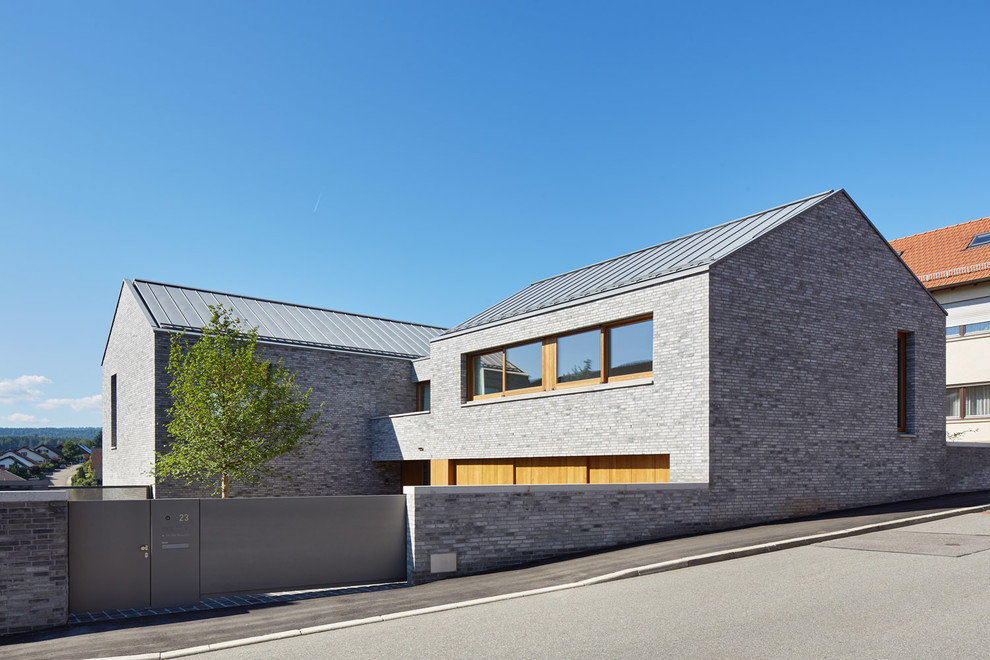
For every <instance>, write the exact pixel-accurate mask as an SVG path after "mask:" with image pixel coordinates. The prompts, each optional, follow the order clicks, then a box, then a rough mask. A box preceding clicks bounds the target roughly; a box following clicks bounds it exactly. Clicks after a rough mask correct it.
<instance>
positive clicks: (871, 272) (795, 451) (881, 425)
mask: <svg viewBox="0 0 990 660" xmlns="http://www.w3.org/2000/svg"><path fill="white" fill-rule="evenodd" d="M710 281H711V296H710V299H711V373H710V379H711V402H712V404H711V438H710V443H711V487H712V502H713V506H714V507H715V511H717V515H718V520H724V521H733V522H735V523H737V524H738V523H743V522H755V521H758V520H769V519H776V518H784V517H788V516H796V515H803V514H810V513H816V512H820V511H826V510H834V509H843V508H849V507H855V506H861V505H867V504H873V503H880V502H885V501H893V500H898V499H909V498H914V497H922V496H925V495H931V494H935V493H938V492H941V490H942V487H943V476H942V469H943V463H944V460H945V416H944V415H945V413H944V410H943V405H944V403H943V401H944V396H945V393H944V387H945V384H944V376H945V337H944V324H945V320H944V315H943V314H942V312H941V311H940V309H939V308H938V306H937V305H936V303H935V302H934V301H933V300H932V299H931V297H930V296H929V295H928V294H927V293H926V292H925V291H924V289H923V288H922V287H921V285H920V284H919V283H917V282H916V281H914V279H913V278H912V277H911V275H910V273H909V272H908V270H907V269H906V267H905V266H903V265H902V264H901V263H900V262H899V261H898V259H897V258H896V257H895V256H894V254H893V253H892V252H891V250H890V249H889V247H888V245H887V244H886V242H885V241H884V240H883V239H882V238H881V237H880V236H879V234H877V233H876V231H875V230H874V229H873V228H872V227H871V226H870V225H869V224H868V223H867V222H866V221H865V220H864V219H863V217H862V215H861V214H860V213H859V212H858V210H857V209H856V208H855V206H854V205H853V204H852V203H851V202H850V201H849V200H848V198H846V197H845V196H844V195H837V196H834V197H832V198H831V199H829V200H828V201H826V202H824V203H822V204H820V205H818V206H817V207H815V208H813V209H811V210H810V211H808V212H807V213H805V214H803V215H802V216H801V217H799V218H796V219H795V220H792V221H791V222H788V223H786V224H785V225H783V226H781V227H779V228H777V229H775V230H774V231H772V232H771V233H769V234H768V235H766V236H764V237H763V238H761V239H760V240H758V241H756V242H754V243H752V244H750V245H748V246H746V247H745V248H743V249H742V250H740V251H739V252H736V253H735V254H733V255H732V256H730V257H729V258H727V259H725V260H724V261H722V262H719V263H716V264H715V265H714V266H712V268H711V270H710ZM899 330H901V331H908V332H911V333H913V334H912V340H913V354H912V355H910V356H909V358H910V359H909V364H908V367H909V371H911V372H912V373H911V377H910V381H911V382H912V384H913V389H914V393H915V394H914V396H913V397H910V398H909V401H908V404H909V407H910V410H909V421H910V427H911V428H910V429H909V430H910V431H911V432H910V433H906V434H901V433H898V431H897V395H896V391H897V390H896V383H897V332H898V331H899ZM716 522H717V521H716Z"/></svg>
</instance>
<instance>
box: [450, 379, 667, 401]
mask: <svg viewBox="0 0 990 660" xmlns="http://www.w3.org/2000/svg"><path fill="white" fill-rule="evenodd" d="M652 384H653V378H643V379H641V380H620V381H618V382H616V383H599V384H596V385H584V386H582V387H565V388H562V389H559V390H549V391H547V392H533V393H532V394H510V395H509V396H500V397H493V398H491V399H479V400H477V401H467V402H466V403H462V404H461V408H473V407H474V406H487V405H490V404H493V403H508V402H510V401H528V400H530V399H543V398H545V397H551V396H566V395H568V394H584V393H586V392H602V391H605V390H618V389H622V388H624V387H642V386H644V385H652Z"/></svg>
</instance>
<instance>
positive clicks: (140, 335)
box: [103, 282, 168, 486]
mask: <svg viewBox="0 0 990 660" xmlns="http://www.w3.org/2000/svg"><path fill="white" fill-rule="evenodd" d="M140 305H141V303H140V302H138V300H137V299H136V298H135V294H134V293H133V290H132V287H131V285H130V283H129V282H125V283H124V286H123V287H122V288H121V291H120V299H119V301H118V303H117V310H116V312H115V314H114V318H113V325H112V327H111V328H110V337H109V339H108V340H107V348H106V355H105V356H104V359H103V447H104V449H105V452H104V456H103V483H104V484H105V485H107V486H136V485H147V484H151V483H152V482H153V479H152V477H151V474H150V470H151V467H152V465H153V462H154V451H155V389H156V387H155V374H156V366H157V367H158V368H159V369H160V370H164V366H163V365H156V364H155V356H156V346H157V345H158V344H159V343H160V339H159V338H158V337H156V336H155V333H154V332H152V329H151V324H150V321H149V320H148V318H147V317H146V316H145V313H144V311H143V310H142V308H141V307H140ZM166 341H167V340H166ZM165 355H166V358H167V356H168V353H166V354H165ZM114 375H116V376H117V448H116V449H114V448H113V447H112V446H111V426H110V418H111V416H110V407H111V397H110V379H111V377H112V376H114Z"/></svg>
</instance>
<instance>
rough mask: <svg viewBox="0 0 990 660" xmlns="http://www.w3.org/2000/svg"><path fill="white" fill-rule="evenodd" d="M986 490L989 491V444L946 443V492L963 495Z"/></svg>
mask: <svg viewBox="0 0 990 660" xmlns="http://www.w3.org/2000/svg"><path fill="white" fill-rule="evenodd" d="M988 489H990V443H987V442H949V443H946V445H945V490H946V492H949V493H965V492H968V491H973V490H988Z"/></svg>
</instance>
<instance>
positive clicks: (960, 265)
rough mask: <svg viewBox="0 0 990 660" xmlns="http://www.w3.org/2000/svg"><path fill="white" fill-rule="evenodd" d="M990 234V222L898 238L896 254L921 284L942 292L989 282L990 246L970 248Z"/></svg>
mask: <svg viewBox="0 0 990 660" xmlns="http://www.w3.org/2000/svg"><path fill="white" fill-rule="evenodd" d="M987 233H990V218H980V219H979V220H972V221H970V222H964V223H962V224H958V225H952V226H951V227H943V228H941V229H934V230H932V231H926V232H924V233H922V234H915V235H914V236H906V237H904V238H897V239H894V240H892V241H891V242H890V245H891V246H892V247H893V248H894V249H895V250H897V252H898V254H900V256H901V259H903V260H904V263H906V264H907V265H908V266H909V267H910V268H911V270H913V271H914V274H915V275H917V276H918V279H920V280H921V282H922V284H924V285H925V287H927V288H929V289H941V288H943V287H947V286H954V285H957V284H966V283H970V282H978V281H980V280H986V279H990V242H986V243H982V244H980V245H976V246H973V247H970V244H971V243H972V242H973V238H975V237H976V236H977V235H979V234H987Z"/></svg>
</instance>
